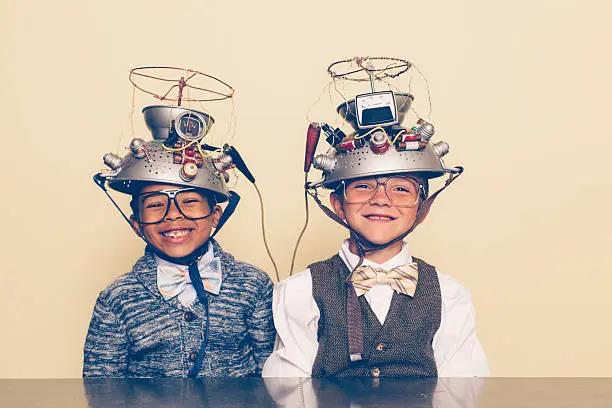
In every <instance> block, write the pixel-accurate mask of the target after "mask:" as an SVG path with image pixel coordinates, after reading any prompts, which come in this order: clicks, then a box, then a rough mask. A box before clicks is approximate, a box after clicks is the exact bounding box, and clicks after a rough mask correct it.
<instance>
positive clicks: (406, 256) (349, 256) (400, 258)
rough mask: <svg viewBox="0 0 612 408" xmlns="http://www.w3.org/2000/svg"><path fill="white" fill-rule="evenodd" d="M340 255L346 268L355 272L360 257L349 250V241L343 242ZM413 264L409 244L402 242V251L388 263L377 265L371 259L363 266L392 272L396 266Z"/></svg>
mask: <svg viewBox="0 0 612 408" xmlns="http://www.w3.org/2000/svg"><path fill="white" fill-rule="evenodd" d="M338 254H339V255H340V258H341V259H342V261H343V262H344V263H345V264H346V266H347V267H348V268H349V270H351V271H352V270H353V268H355V266H356V265H357V263H358V262H359V256H358V255H355V254H354V253H352V252H351V250H350V249H349V240H348V239H345V240H344V242H342V247H340V252H339V253H338ZM411 262H412V256H411V255H410V249H409V248H408V244H406V243H405V242H402V249H401V250H400V252H399V254H397V255H395V256H394V257H393V258H391V259H389V260H388V261H386V262H383V263H382V264H377V263H376V262H372V261H370V260H369V259H367V258H365V259H364V260H363V264H362V265H370V266H377V267H380V268H383V269H386V270H391V269H393V268H395V267H396V266H400V265H404V264H407V263H411Z"/></svg>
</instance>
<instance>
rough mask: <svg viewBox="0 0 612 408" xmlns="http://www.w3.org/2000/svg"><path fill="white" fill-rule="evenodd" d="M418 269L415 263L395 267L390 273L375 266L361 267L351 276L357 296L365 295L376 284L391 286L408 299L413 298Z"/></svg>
mask: <svg viewBox="0 0 612 408" xmlns="http://www.w3.org/2000/svg"><path fill="white" fill-rule="evenodd" d="M418 279H419V269H418V266H417V263H416V262H412V263H409V264H404V265H400V266H397V267H395V268H393V269H391V270H390V271H387V270H385V269H383V268H379V267H376V266H368V265H362V266H360V267H359V268H357V269H355V271H354V272H353V274H352V276H351V281H352V283H353V287H354V288H355V293H357V296H361V295H363V294H364V293H367V292H368V291H369V290H370V289H372V287H373V286H374V285H376V284H378V283H383V284H386V285H389V286H391V288H392V289H393V290H395V291H396V292H399V293H403V294H404V295H408V296H410V297H412V296H414V292H415V290H416V285H417V281H418Z"/></svg>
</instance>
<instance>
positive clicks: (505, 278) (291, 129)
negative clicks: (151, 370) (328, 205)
mask: <svg viewBox="0 0 612 408" xmlns="http://www.w3.org/2000/svg"><path fill="white" fill-rule="evenodd" d="M172 4H173V3H172V2H168V1H157V0H149V1H129V2H119V1H73V2H70V1H66V0H58V1H54V2H45V1H7V0H3V1H2V2H1V3H0V38H2V48H1V51H0V52H1V55H0V56H1V57H2V64H1V65H0V75H1V78H2V87H1V92H2V94H1V95H2V99H1V101H0V105H1V106H0V117H1V119H2V136H1V138H2V139H1V140H2V157H3V158H2V160H0V174H1V180H2V181H1V189H2V200H0V206H1V207H0V214H2V230H3V231H2V234H1V238H0V239H1V248H2V261H3V263H4V266H3V267H2V269H1V272H0V273H1V275H0V282H2V288H3V290H2V295H1V296H0V321H1V323H2V334H1V335H0V377H3V378H6V377H77V376H79V375H80V369H81V359H82V345H83V341H84V337H85V333H86V330H87V325H88V323H89V318H90V316H91V310H92V306H93V303H94V301H95V298H96V296H97V293H98V292H99V291H100V290H101V289H103V288H104V286H105V285H107V284H108V282H110V281H111V280H112V279H113V278H114V277H115V276H117V275H118V274H120V273H123V272H126V271H128V270H129V268H130V267H131V265H132V263H133V261H134V260H135V259H136V258H137V257H138V256H139V255H140V254H141V252H142V248H143V244H142V243H141V242H140V241H139V240H138V239H137V238H136V237H135V236H133V235H132V233H131V231H130V230H129V228H128V227H127V226H126V225H124V222H123V221H122V219H121V218H120V216H119V215H118V214H117V213H116V212H115V210H114V209H113V207H112V206H111V204H110V203H109V202H108V201H107V200H106V199H105V197H104V196H103V194H102V193H101V192H100V191H98V189H97V188H96V187H95V186H94V184H93V183H92V181H91V176H92V174H93V173H94V172H96V171H98V170H99V169H101V168H102V167H103V165H102V160H101V158H102V155H103V154H104V153H105V152H108V151H121V150H119V149H118V146H120V143H121V146H123V145H125V144H126V143H127V142H128V141H129V139H130V135H131V130H130V124H129V117H130V110H131V98H132V89H131V86H130V83H129V82H128V71H129V69H130V68H132V67H136V66H142V65H175V66H184V67H191V68H194V69H199V70H203V71H206V72H211V73H214V74H217V75H219V76H220V77H222V78H223V79H224V80H226V81H227V82H229V83H230V84H232V85H233V86H234V87H235V88H236V89H237V96H236V107H237V134H236V138H235V140H234V141H235V144H236V146H238V147H239V149H240V151H241V152H242V153H243V156H244V157H245V159H246V160H247V162H248V164H249V165H250V168H251V170H252V171H253V173H254V174H255V176H256V177H257V178H258V184H259V186H260V188H261V190H262V192H263V194H264V196H265V199H266V214H267V227H268V230H269V241H270V245H271V248H272V250H273V253H274V255H275V256H276V258H277V260H278V263H279V264H280V266H281V268H282V274H283V276H286V275H287V274H288V269H289V264H290V257H291V251H292V248H293V243H294V242H295V239H296V237H297V235H298V232H299V229H300V227H301V225H302V222H303V212H304V210H303V196H302V189H301V184H302V178H303V172H302V170H301V168H302V162H303V147H304V140H305V131H306V126H307V121H306V119H305V113H306V109H307V107H308V106H309V105H310V104H311V103H313V102H314V100H315V99H316V98H317V96H318V94H319V92H320V91H321V89H322V88H323V86H324V85H325V84H326V83H327V81H328V77H327V76H326V73H325V68H326V67H327V65H328V64H329V63H330V62H331V61H333V60H335V59H341V58H348V57H352V56H355V55H391V56H401V57H406V58H408V59H410V60H412V61H414V62H415V63H416V64H417V65H418V66H419V68H420V69H421V70H422V72H423V73H424V74H425V75H426V77H427V79H428V81H429V84H430V86H431V88H432V98H433V104H434V105H433V107H434V110H433V115H432V117H431V118H432V121H433V122H434V123H435V124H436V127H437V135H436V138H438V140H440V139H443V140H446V141H447V142H449V143H450V144H451V148H452V153H451V155H449V156H448V159H447V163H449V164H452V165H454V164H462V165H464V166H465V167H466V172H465V174H464V176H462V178H461V179H459V181H458V182H457V183H456V184H455V185H453V188H452V189H450V190H449V191H448V192H446V193H444V194H443V195H442V196H441V199H439V200H438V202H437V203H436V204H435V206H434V209H433V211H432V214H431V215H430V218H429V219H428V220H427V222H426V223H425V224H424V225H423V226H422V227H420V228H419V230H418V231H417V232H415V233H414V234H413V235H411V236H410V237H409V239H408V242H409V244H410V245H411V247H412V251H413V253H415V254H418V255H419V256H421V257H423V258H425V259H427V260H430V261H431V262H433V263H435V264H436V265H437V266H438V269H439V270H440V271H442V272H444V273H448V274H451V275H453V276H455V277H456V278H458V279H459V280H461V281H462V282H463V283H464V284H465V285H466V286H468V287H469V288H471V290H472V294H473V297H474V302H475V305H476V308H477V312H478V323H479V336H480V338H481V340H482V343H483V345H484V347H485V349H486V351H487V354H488V357H489V360H490V365H491V369H492V373H493V375H496V376H610V375H612V347H610V345H611V343H612V330H611V329H610V326H609V323H608V320H609V319H608V316H609V312H610V310H612V297H611V296H610V289H609V288H610V285H611V284H612V277H611V276H610V274H609V272H610V262H609V253H610V249H609V248H610V245H609V241H610V240H609V235H610V233H611V232H612V228H611V227H612V223H611V220H610V211H609V207H610V201H611V199H612V194H611V193H610V189H611V187H612V182H611V181H610V175H611V174H612V172H611V170H610V165H609V164H608V163H609V152H610V149H611V148H612V142H611V141H610V139H611V138H610V130H609V126H608V123H607V122H608V121H609V118H610V102H609V101H610V95H611V94H612V79H611V78H612V53H611V51H610V43H609V41H610V38H612V29H611V28H610V24H609V17H610V13H611V11H612V7H611V6H610V5H609V4H608V2H605V1H586V2H585V1H578V0H540V1H533V0H529V1H527V0H517V1H513V2H492V1H485V0H464V1H441V0H437V1H418V2H417V1H397V2H357V1H352V2H330V1H323V0H310V1H304V2H301V3H299V4H298V3H295V2H289V1H278V2H270V1H259V2H250V1H244V2H231V1H195V2H187V1H185V2H176V3H174V4H176V5H172ZM419 98H420V99H419ZM423 98H424V95H423V94H420V95H419V94H417V102H418V101H421V103H422V102H423ZM154 103H155V101H154V100H151V99H147V98H145V97H141V96H139V95H137V98H136V111H135V113H134V121H135V126H136V132H137V133H138V135H140V136H142V135H144V136H148V133H146V132H145V130H144V127H143V125H142V120H141V115H140V113H139V111H140V109H141V108H142V107H143V106H146V105H148V104H154ZM216 109H217V107H216V106H211V107H210V109H209V110H210V111H211V112H213V114H214V113H215V111H216ZM218 109H219V111H222V110H223V109H225V108H223V109H222V108H221V107H219V108H218ZM330 113H331V112H330ZM220 114H221V115H223V113H220ZM225 125H226V123H222V124H219V128H218V129H216V131H217V132H218V133H217V134H218V135H220V136H223V133H224V132H223V131H224V130H225V129H226V128H225V127H224V126H225ZM313 178H314V177H313ZM237 190H238V191H239V193H240V194H241V195H242V196H243V198H244V199H243V202H242V203H241V207H240V209H239V211H238V213H237V215H236V216H235V217H234V219H232V221H231V222H230V223H229V224H228V225H227V227H226V229H224V231H223V232H222V233H221V234H220V241H221V242H222V244H223V246H224V247H225V248H226V249H227V250H229V251H231V252H232V253H234V254H235V255H236V256H237V257H239V258H241V259H243V260H246V261H249V262H252V263H254V264H256V265H258V266H260V267H262V268H264V269H266V270H268V271H269V272H270V273H272V267H271V264H270V262H269V261H268V259H267V257H266V255H265V251H264V247H263V244H262V240H261V237H260V227H259V215H258V211H259V207H258V201H257V198H256V194H255V191H254V189H253V188H252V186H250V185H249V184H248V183H247V182H245V180H244V179H243V180H241V181H240V182H239V183H238V186H237ZM311 209H312V219H311V227H310V229H309V231H308V233H307V234H306V236H305V238H304V242H303V246H302V249H301V251H300V253H299V256H298V258H297V266H298V268H299V269H302V268H303V267H304V266H306V265H307V264H308V263H309V262H310V261H313V260H315V259H320V258H323V257H326V256H328V255H330V254H332V253H333V252H335V251H336V250H337V247H338V245H339V243H340V240H341V239H342V238H343V237H344V236H345V232H344V231H343V230H341V229H340V228H339V227H336V226H335V225H333V224H332V222H331V221H329V220H327V219H326V218H325V217H324V216H323V215H322V214H321V213H320V212H319V211H318V210H317V209H314V207H311Z"/></svg>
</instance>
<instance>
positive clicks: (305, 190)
mask: <svg viewBox="0 0 612 408" xmlns="http://www.w3.org/2000/svg"><path fill="white" fill-rule="evenodd" d="M306 183H308V173H304V205H305V206H306V220H305V221H304V226H303V227H302V230H301V231H300V235H299V236H298V239H297V241H296V242H295V248H293V256H292V257H291V269H290V270H289V276H292V275H293V267H294V265H295V256H296V255H297V251H298V247H299V246H300V242H301V241H302V237H303V236H304V233H305V232H306V228H308V220H309V218H310V217H309V211H308V190H307V189H306Z"/></svg>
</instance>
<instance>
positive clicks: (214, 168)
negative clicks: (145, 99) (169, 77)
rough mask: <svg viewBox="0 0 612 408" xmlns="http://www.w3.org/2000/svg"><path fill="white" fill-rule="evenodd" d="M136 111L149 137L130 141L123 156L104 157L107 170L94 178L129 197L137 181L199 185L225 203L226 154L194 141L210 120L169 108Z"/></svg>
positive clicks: (138, 185)
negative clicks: (150, 137) (147, 130)
mask: <svg viewBox="0 0 612 408" xmlns="http://www.w3.org/2000/svg"><path fill="white" fill-rule="evenodd" d="M142 112H143V115H144V119H145V123H146V125H147V127H148V128H149V130H150V131H151V133H152V134H153V140H151V141H148V142H145V141H144V140H142V139H139V138H137V139H133V140H132V142H131V143H130V146H129V152H128V154H127V155H126V156H124V157H119V156H117V155H116V154H113V153H108V154H106V155H104V163H105V164H106V165H107V166H108V167H110V170H106V171H103V172H101V173H100V174H99V176H100V178H101V179H103V180H105V181H107V182H108V185H109V187H110V188H112V189H114V190H116V191H119V192H122V193H126V194H130V195H134V194H137V193H138V192H139V191H140V188H141V186H142V184H143V183H167V184H173V185H177V186H183V187H196V188H201V189H205V190H208V191H211V192H213V193H214V195H215V198H216V200H217V202H224V201H227V199H228V197H229V190H228V187H227V185H226V181H227V178H228V177H227V173H224V172H225V170H227V169H229V168H231V167H234V166H233V164H232V158H231V157H230V156H228V155H226V154H223V153H220V152H219V150H220V149H217V148H212V147H210V146H207V145H200V143H201V140H202V138H203V137H204V136H205V135H206V133H207V132H208V130H209V129H210V126H211V125H212V124H213V123H214V120H213V118H212V117H211V116H210V115H208V114H206V113H203V112H199V111H195V110H190V109H185V108H181V107H172V106H148V107H146V108H144V109H143V110H142ZM211 150H212V151H216V152H217V153H216V157H213V153H212V152H211Z"/></svg>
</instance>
